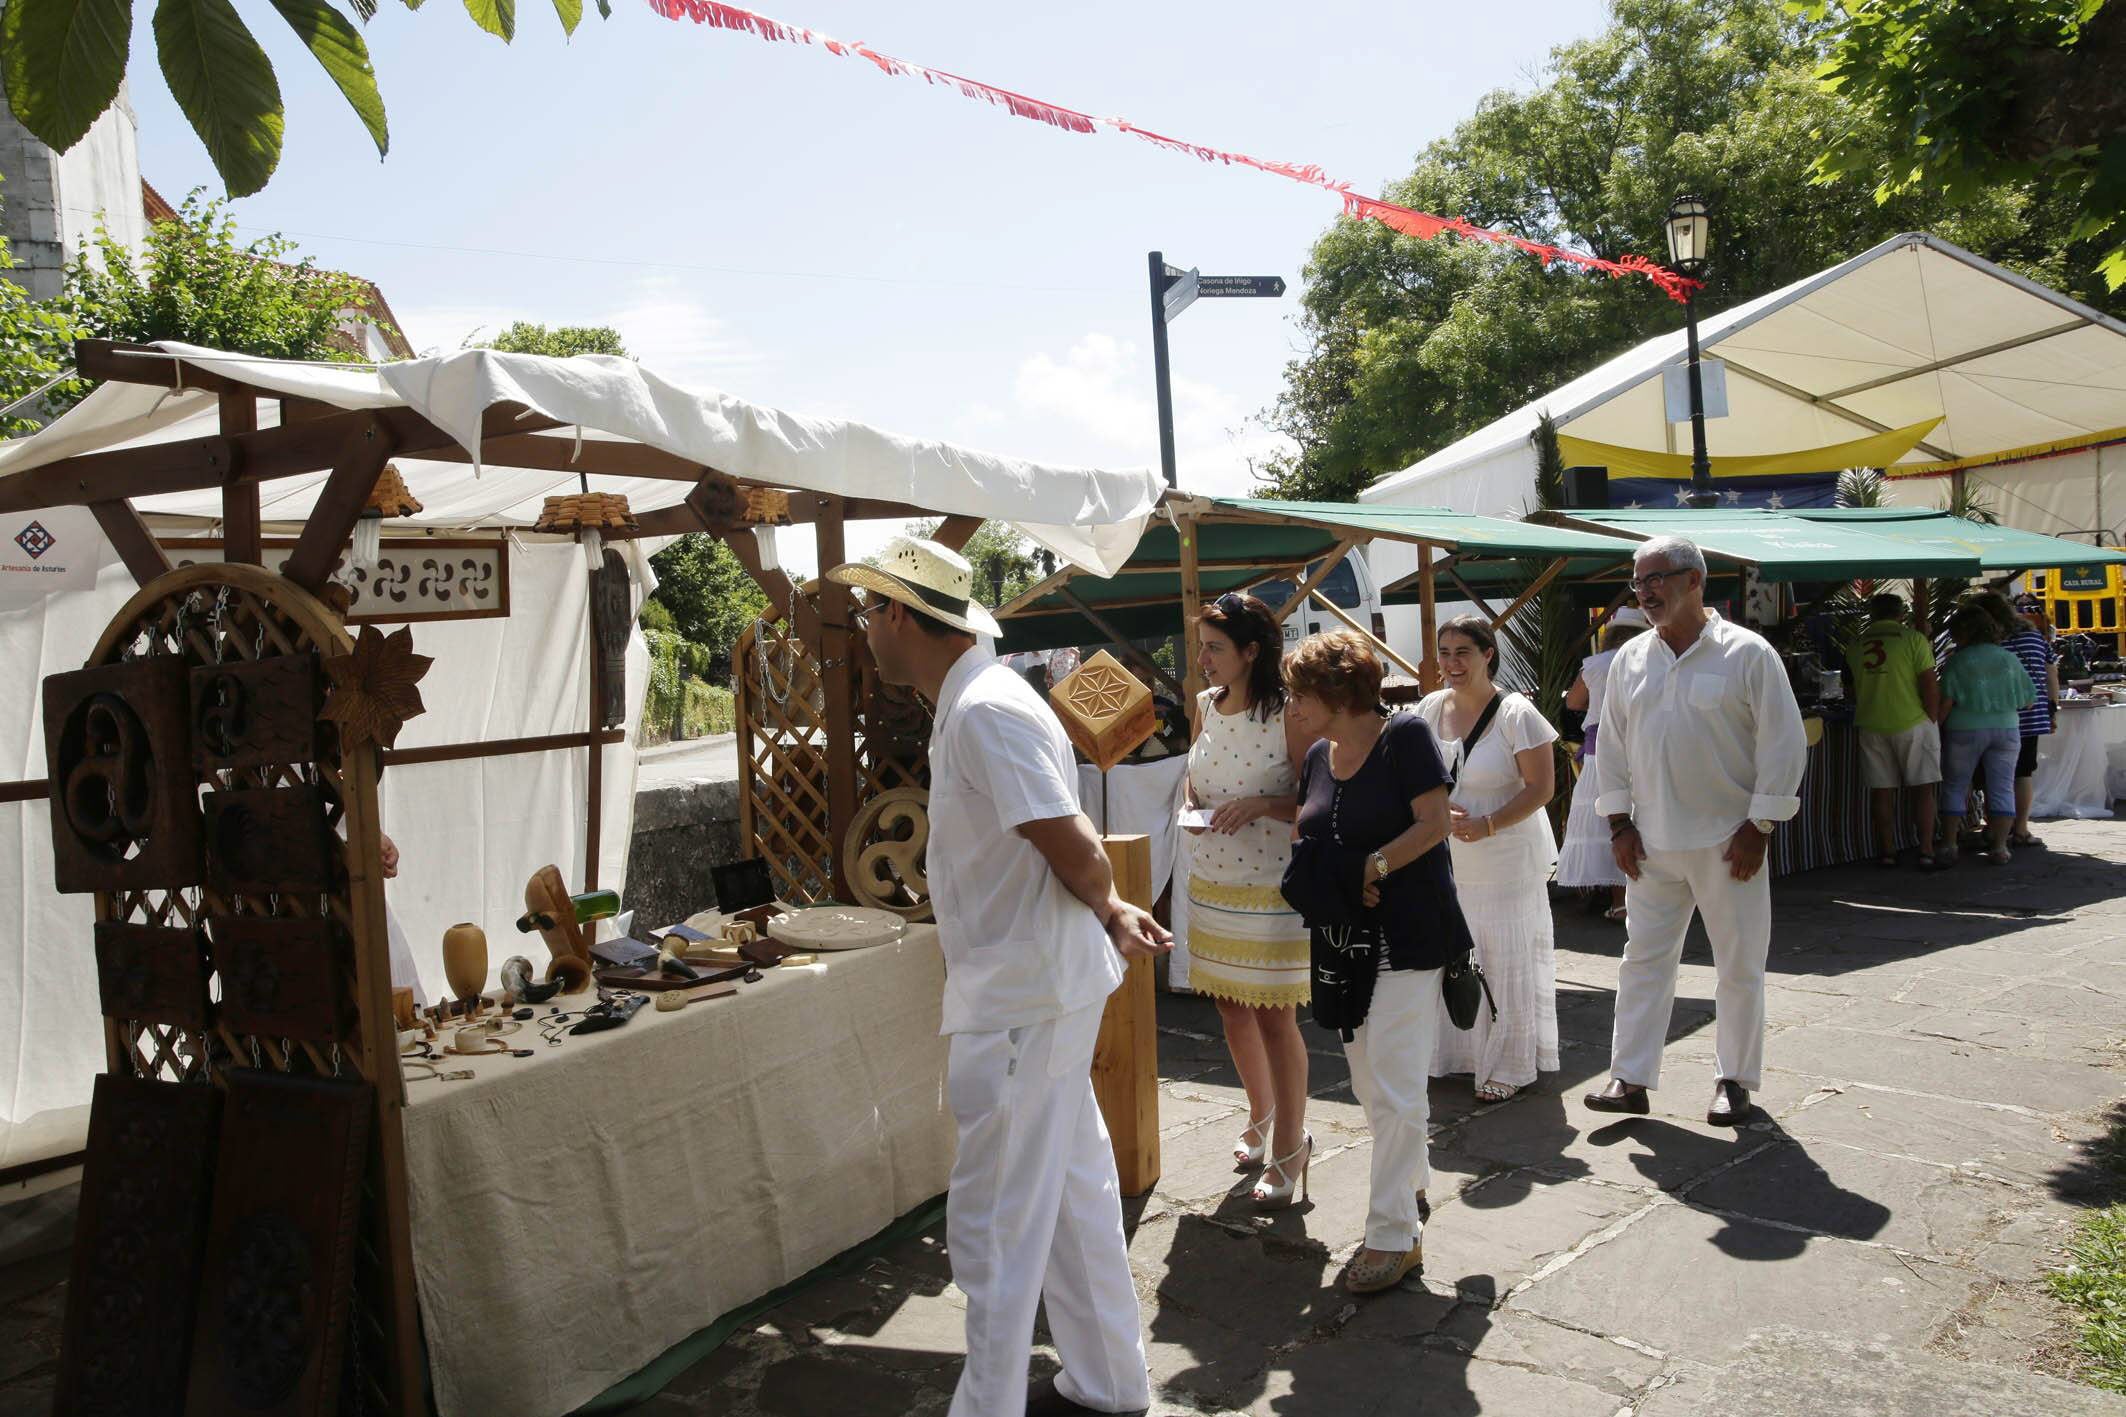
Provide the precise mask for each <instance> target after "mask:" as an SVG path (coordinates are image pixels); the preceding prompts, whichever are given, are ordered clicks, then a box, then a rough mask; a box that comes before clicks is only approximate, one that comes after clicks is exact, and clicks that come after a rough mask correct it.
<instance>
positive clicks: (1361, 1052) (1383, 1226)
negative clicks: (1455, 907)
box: [1344, 969, 1446, 1253]
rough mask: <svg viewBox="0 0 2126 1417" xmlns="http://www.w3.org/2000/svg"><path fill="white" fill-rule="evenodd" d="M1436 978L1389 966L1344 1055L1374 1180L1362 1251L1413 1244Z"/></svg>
mask: <svg viewBox="0 0 2126 1417" xmlns="http://www.w3.org/2000/svg"><path fill="white" fill-rule="evenodd" d="M1440 973H1441V971H1439V970H1437V969H1392V970H1389V971H1388V972H1387V973H1386V974H1383V975H1382V976H1381V977H1380V980H1379V982H1378V983H1376V984H1375V985H1374V986H1373V1005H1372V1007H1371V1008H1369V1009H1367V1010H1366V1021H1365V1022H1364V1023H1362V1024H1360V1025H1359V1026H1358V1027H1357V1028H1355V1029H1353V1030H1352V1031H1351V1041H1350V1042H1349V1043H1346V1044H1344V1057H1345V1058H1347V1059H1349V1060H1350V1063H1351V1090H1352V1091H1353V1092H1355V1093H1357V1094H1358V1102H1359V1105H1360V1106H1362V1107H1364V1108H1365V1109H1366V1125H1367V1126H1368V1127H1369V1128H1371V1129H1372V1132H1373V1183H1372V1192H1371V1195H1370V1197H1369V1198H1368V1201H1367V1205H1366V1246H1367V1248H1369V1249H1374V1250H1388V1251H1393V1252H1396V1253H1400V1252H1402V1251H1404V1250H1407V1249H1409V1248H1410V1247H1411V1246H1412V1245H1414V1244H1416V1243H1417V1238H1418V1234H1419V1225H1418V1220H1417V1192H1418V1189H1419V1188H1420V1187H1422V1186H1425V1185H1428V1184H1430V1183H1431V1180H1432V1163H1431V1159H1430V1155H1429V1153H1428V1152H1427V1149H1426V1131H1427V1128H1428V1127H1429V1126H1430V1125H1431V1121H1432V1099H1431V1096H1430V1095H1429V1094H1428V1093H1427V1092H1426V1090H1425V1089H1426V1087H1427V1086H1428V1085H1429V1084H1430V1083H1431V1081H1432V1077H1431V1074H1432V1050H1433V1049H1434V1048H1435V1047H1436V1046H1437V1045H1438V1043H1439V1030H1440V1021H1441V1020H1442V1019H1443V1018H1445V1017H1446V1010H1444V1009H1443V1008H1441V1007H1440V992H1439V986H1440Z"/></svg>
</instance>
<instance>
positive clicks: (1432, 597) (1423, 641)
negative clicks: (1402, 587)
mask: <svg viewBox="0 0 2126 1417" xmlns="http://www.w3.org/2000/svg"><path fill="white" fill-rule="evenodd" d="M1337 613H1338V614H1342V612H1341V611H1339V612H1337ZM1345 618H1346V619H1348V618H1350V617H1348V616H1346V617H1345ZM1352 628H1353V629H1356V628H1357V626H1355V625H1354V626H1353V627H1352ZM1417 636H1418V640H1417V643H1418V654H1419V656H1420V657H1421V658H1422V659H1423V660H1424V662H1425V667H1424V668H1423V669H1418V670H1411V671H1410V672H1411V673H1412V675H1413V676H1414V677H1415V678H1416V679H1417V687H1418V688H1420V689H1423V690H1424V691H1425V692H1426V693H1428V694H1429V693H1431V692H1432V691H1433V690H1434V689H1437V688H1438V687H1439V587H1438V586H1437V585H1436V584H1435V583H1434V579H1433V573H1432V547H1431V546H1430V545H1429V544H1427V543H1426V542H1422V541H1420V542H1419V543H1417ZM1381 648H1382V649H1386V648H1387V646H1386V645H1382V646H1381ZM1389 657H1390V658H1393V659H1395V662H1396V663H1397V664H1400V665H1402V666H1403V668H1404V669H1410V666H1409V664H1408V662H1407V661H1405V660H1402V659H1399V658H1396V657H1395V656H1394V655H1393V654H1391V655H1390V656H1389Z"/></svg>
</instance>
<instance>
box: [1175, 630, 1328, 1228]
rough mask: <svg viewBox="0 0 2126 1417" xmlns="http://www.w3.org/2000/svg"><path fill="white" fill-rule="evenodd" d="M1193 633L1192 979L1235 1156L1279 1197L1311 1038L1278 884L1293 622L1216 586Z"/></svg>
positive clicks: (1295, 749)
mask: <svg viewBox="0 0 2126 1417" xmlns="http://www.w3.org/2000/svg"><path fill="white" fill-rule="evenodd" d="M1197 634H1198V638H1199V641H1200V645H1201V648H1200V651H1199V659H1198V668H1200V669H1201V670H1202V672H1203V677H1204V678H1205V679H1206V680H1207V681H1208V682H1209V683H1210V686H1211V687H1210V688H1208V689H1206V690H1205V691H1204V692H1203V694H1202V695H1201V696H1200V697H1199V698H1198V699H1197V709H1198V715H1199V719H1200V723H1201V727H1200V728H1199V729H1198V730H1197V733H1196V741H1195V743H1194V745H1193V746H1192V747H1191V748H1190V749H1189V763H1188V776H1187V778H1186V779H1185V786H1184V789H1183V790H1184V792H1185V794H1186V801H1187V804H1188V806H1189V807H1191V808H1201V809H1207V810H1209V811H1210V812H1211V814H1212V815H1211V823H1210V825H1209V826H1208V827H1192V828H1191V829H1190V834H1191V836H1192V837H1193V840H1192V841H1191V843H1190V855H1191V859H1190V862H1189V878H1188V911H1189V915H1188V950H1189V987H1190V988H1191V989H1193V990H1195V991H1196V992H1197V993H1199V994H1207V995H1209V996H1210V997H1211V998H1212V999H1213V1000H1215V1001H1216V1003H1217V1005H1218V1013H1219V1017H1220V1019H1221V1020H1222V1021H1223V1022H1224V1024H1225V1041H1226V1046H1227V1047H1228V1048H1230V1049H1231V1050H1232V1053H1233V1066H1234V1068H1235V1069H1236V1070H1238V1072H1239V1074H1240V1083H1241V1086H1242V1087H1244V1088H1246V1089H1247V1095H1248V1126H1247V1130H1246V1131H1244V1132H1242V1133H1241V1135H1240V1139H1239V1141H1238V1143H1237V1144H1236V1145H1235V1146H1234V1147H1233V1159H1234V1161H1235V1162H1236V1163H1237V1164H1238V1165H1240V1166H1262V1167H1263V1172H1262V1179H1261V1180H1260V1181H1259V1182H1257V1184H1256V1186H1255V1192H1254V1199H1255V1203H1256V1204H1257V1205H1258V1206H1261V1207H1263V1208H1265V1209H1276V1208H1279V1207H1282V1206H1287V1205H1290V1204H1291V1202H1292V1194H1293V1188H1294V1184H1295V1181H1296V1178H1297V1177H1298V1175H1299V1172H1298V1169H1297V1168H1298V1164H1299V1161H1300V1157H1301V1153H1302V1152H1303V1151H1304V1150H1305V1146H1306V1134H1307V1133H1306V1106H1307V1048H1306V1044H1305V1042H1304V1041H1302V1040H1301V1038H1300V1036H1299V1020H1298V1018H1297V1016H1296V1014H1295V1012H1294V1009H1295V1006H1296V1005H1298V1004H1301V1003H1304V1002H1305V1001H1306V998H1307V993H1308V974H1307V967H1308V951H1307V931H1306V926H1305V925H1303V924H1301V923H1300V919H1299V917H1298V916H1297V915H1296V914H1294V913H1293V911H1292V908H1291V907H1290V906H1288V905H1286V904H1285V900H1284V896H1283V895H1282V894H1281V893H1280V892H1279V890H1278V884H1279V882H1280V881H1282V880H1283V878H1284V868H1285V862H1286V861H1287V860H1288V859H1289V857H1290V856H1291V847H1290V839H1291V821H1292V816H1293V813H1294V811H1295V810H1296V805H1297V788H1298V784H1299V765H1300V763H1302V762H1303V761H1305V758H1306V750H1307V746H1308V744H1309V743H1310V742H1311V741H1312V740H1311V739H1302V738H1300V737H1299V736H1298V735H1297V734H1296V732H1295V731H1294V730H1293V729H1292V728H1291V726H1290V723H1289V721H1288V719H1287V717H1286V714H1285V693H1284V676H1283V674H1282V671H1281V668H1280V665H1281V651H1282V650H1283V648H1284V643H1283V642H1284V635H1283V631H1282V630H1281V629H1280V628H1279V626H1278V624H1277V619H1276V616H1275V615H1273V614H1272V613H1271V611H1270V607H1269V606H1267V605H1265V604H1264V603H1263V602H1262V601H1260V600H1258V599H1256V598H1255V597H1254V596H1252V595H1237V594H1226V595H1221V596H1219V597H1218V599H1217V601H1216V602H1215V603H1213V604H1210V605H1206V606H1205V607H1204V608H1203V615H1202V618H1201V619H1200V620H1199V621H1198V622H1197Z"/></svg>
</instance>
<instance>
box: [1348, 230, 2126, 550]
mask: <svg viewBox="0 0 2126 1417" xmlns="http://www.w3.org/2000/svg"><path fill="white" fill-rule="evenodd" d="M1699 342H1700V344H1701V346H1702V348H1703V352H1704V353H1705V354H1706V355H1707V356H1709V357H1713V358H1717V359H1720V360H1721V361H1723V362H1724V363H1725V364H1726V365H1727V368H1728V379H1727V391H1728V400H1729V404H1730V409H1731V412H1730V414H1729V416H1728V417H1725V418H1719V419H1711V420H1708V421H1707V423H1706V441H1707V446H1708V450H1709V452H1710V453H1711V454H1712V455H1714V456H1716V457H1721V456H1745V455H1761V454H1777V453H1793V452H1800V451H1803V450H1811V449H1819V448H1825V447H1828V446H1830V445H1833V444H1840V443H1847V442H1850V441H1852V440H1854V439H1857V438H1862V437H1865V436H1867V435H1868V434H1870V433H1882V432H1888V431H1891V430H1897V429H1905V428H1910V427H1912V426H1913V425H1915V424H1921V423H1925V422H1926V421H1927V420H1930V419H1937V418H1938V419H1939V420H1941V421H1940V422H1939V423H1938V424H1937V425H1936V426H1934V427H1933V428H1932V429H1931V430H1929V431H1927V432H1926V433H1925V435H1924V436H1923V437H1922V438H1921V439H1920V440H1919V442H1918V443H1917V444H1916V445H1914V446H1912V447H1911V448H1910V450H1909V451H1907V452H1905V453H1903V454H1902V455H1901V456H1900V457H1898V458H1897V459H1896V463H1897V464H1899V465H1907V466H1920V465H1927V464H1932V463H1936V462H1939V461H1940V460H1944V459H1951V460H1954V459H1964V458H1976V457H1988V456H1995V455H1999V454H2001V453H2004V452H2008V451H2010V450H2019V449H2039V448H2051V447H2054V446H2056V445H2058V444H2061V443H2074V442H2081V441H2086V440H2088V439H2091V438H2093V437H2098V436H2100V435H2103V434H2107V433H2117V432H2121V430H2126V325H2122V324H2121V323H2120V322H2119V321H2116V320H2113V319H2110V318H2108V317H2107V316H2104V315H2101V314H2099V313H2097V312H2096V311H2094V310H2091V309H2090V308H2088V307H2087V306H2084V305H2081V304H2079V303H2077V302H2075V301H2073V300H2070V299H2068V298H2067V297H2066V296H2063V295H2060V294H2058V293H2057V292H2055V291H2051V290H2048V289H2046V288H2045V287H2043V286H2040V285H2038V284H2036V283H2035V282H2032V281H2030V280H2027V279H2025V278H2023V277H2021V276H2018V275H2016V274H2014V273H2013V272H2010V271H2007V270H2004V269H2002V268H2001V267H1999V266H1996V265H1994V264H1993V263H1991V262H1989V261H1986V260H1983V259H1981V258H1979V257H1977V256H1974V255H1972V254H1971V253H1970V252H1968V251H1965V250H1962V249H1960V248H1959V247H1957V246H1954V245H1952V244H1951V243H1949V242H1946V241H1943V240H1940V239H1939V238H1936V237H1933V236H1928V235H1924V234H1919V233H1908V234H1906V235H1903V236H1898V237H1895V238H1893V239H1891V240H1889V241H1886V242H1883V243H1882V244H1881V245H1879V246H1876V247H1875V248H1873V249H1872V250H1869V251H1866V252H1863V253H1862V254H1860V255H1858V256H1855V257H1854V258H1853V259H1851V260H1849V261H1846V262H1843V263H1842V264H1840V265H1837V266H1833V267H1831V268H1830V269H1829V270H1826V271H1823V272H1820V273H1818V274H1817V275H1813V276H1810V277H1808V278H1807V279H1805V280H1801V281H1797V282H1795V283H1794V284H1792V285H1789V286H1786V287H1785V288H1783V289H1780V290H1776V291H1773V292H1772V293H1770V294H1768V295H1764V296H1760V297H1759V298H1758V299H1756V300H1753V301H1750V302H1748V303H1747V304H1744V305H1740V306H1737V307H1736V308H1734V309H1732V310H1726V311H1722V312H1720V313H1719V314H1716V315H1713V316H1710V317H1708V318H1706V319H1703V320H1701V322H1700V324H1699ZM1685 358H1686V350H1685V338H1684V332H1683V331H1682V330H1680V329H1678V330H1676V331H1674V332H1672V333H1669V334H1664V335H1660V336H1657V337H1655V338H1654V339H1650V340H1648V341H1646V342H1645V343H1643V344H1641V345H1639V346H1637V347H1636V348H1634V349H1632V350H1629V351H1627V352H1626V353H1624V354H1621V355H1619V356H1618V357H1616V358H1615V359H1612V360H1610V361H1609V362H1608V363H1606V364H1603V365H1602V366H1600V367H1599V368H1596V369H1593V370H1590V371H1589V372H1588V373H1586V374H1584V375H1582V376H1580V377H1579V378H1577V379H1574V380H1572V381H1570V382H1568V383H1566V384H1563V385H1561V386H1559V387H1558V388H1556V389H1554V390H1552V391H1551V392H1550V393H1548V394H1546V395H1544V396H1543V397H1542V398H1539V399H1536V400H1534V401H1532V402H1530V403H1528V404H1526V405H1524V406H1522V407H1520V408H1517V409H1515V410H1514V411H1513V412H1511V413H1509V414H1506V415H1505V416H1503V417H1501V418H1498V419H1495V420H1494V421H1492V422H1491V423H1489V424H1487V425H1485V426H1484V427H1483V428H1480V429H1478V430H1477V431H1476V432H1474V433H1471V434H1470V435H1469V436H1467V437H1465V438H1463V439H1461V440H1460V441H1458V442H1455V443H1453V444H1450V445H1449V446H1447V447H1445V448H1442V449H1440V450H1439V451H1438V452H1435V453H1433V454H1432V455H1431V456H1429V457H1427V458H1425V459H1423V460H1422V461H1420V462H1418V463H1416V464H1414V465H1412V466H1410V467H1408V468H1405V469H1403V470H1402V471H1400V472H1397V473H1394V474H1391V475H1389V476H1388V477H1385V478H1384V479H1382V480H1381V481H1380V482H1378V483H1376V484H1375V485H1374V486H1373V487H1371V488H1369V489H1367V490H1366V491H1365V492H1364V493H1363V494H1361V499H1362V500H1364V501H1366V502H1368V503H1391V504H1397V503H1399V504H1413V503H1420V502H1422V503H1427V504H1433V503H1446V504H1448V505H1451V506H1456V507H1468V508H1471V509H1474V510H1479V511H1484V512H1491V513H1501V514H1510V513H1513V512H1517V511H1520V510H1523V509H1525V508H1526V507H1527V506H1529V505H1530V504H1532V502H1533V499H1534V475H1535V474H1534V470H1535V462H1534V452H1533V450H1532V449H1531V448H1530V446H1529V443H1528V435H1529V433H1530V432H1531V431H1533V429H1534V428H1535V426H1536V422H1537V419H1538V417H1539V416H1540V415H1541V414H1542V413H1543V412H1544V411H1545V410H1548V411H1549V412H1550V413H1551V415H1552V416H1553V417H1554V418H1555V419H1556V421H1557V424H1558V428H1559V431H1560V432H1561V433H1562V434H1566V435H1570V436H1573V437H1578V438H1583V439H1590V440H1593V441H1596V442H1602V443H1609V444H1615V445H1618V446H1622V447H1627V448H1636V449H1644V450H1649V451H1654V452H1675V451H1678V443H1677V439H1678V437H1681V439H1682V445H1681V446H1682V448H1683V450H1685V451H1687V450H1688V446H1689V443H1688V433H1687V430H1679V429H1678V428H1676V427H1675V426H1673V425H1671V424H1670V423H1669V422H1668V421H1667V415H1666V410H1665V405H1664V400H1663V395H1662V370H1664V369H1666V368H1669V367H1671V366H1677V365H1681V364H1683V363H1684V362H1685ZM2122 435H2126V434H2122Z"/></svg>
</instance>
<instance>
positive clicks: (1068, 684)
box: [1048, 649, 1159, 772]
mask: <svg viewBox="0 0 2126 1417" xmlns="http://www.w3.org/2000/svg"><path fill="white" fill-rule="evenodd" d="M1048 701H1049V703H1050V704H1051V705H1052V706H1054V708H1055V711H1056V717H1058V718H1060V719H1062V720H1063V731H1064V732H1065V733H1067V734H1068V735H1070V741H1071V743H1072V745H1073V746H1074V747H1076V748H1077V750H1078V751H1079V752H1081V753H1083V754H1084V755H1085V756H1086V757H1087V758H1089V759H1091V760H1092V763H1093V766H1095V767H1097V768H1099V769H1100V771H1102V772H1106V771H1107V770H1108V769H1109V768H1111V767H1113V766H1114V765H1115V764H1116V763H1119V762H1121V761H1122V760H1123V759H1124V758H1126V757H1128V756H1129V755H1130V754H1131V753H1133V752H1135V751H1136V749H1137V747H1138V745H1139V744H1141V743H1143V742H1144V740H1145V739H1147V738H1149V737H1151V736H1152V733H1153V732H1154V731H1155V730H1156V729H1157V728H1158V726H1159V714H1158V710H1157V709H1156V708H1155V707H1153V704H1152V691H1151V690H1150V689H1148V688H1146V687H1145V685H1144V682H1143V681H1142V680H1140V679H1138V678H1137V677H1136V676H1135V675H1134V674H1131V673H1130V672H1129V671H1128V670H1127V669H1124V668H1123V667H1122V664H1121V661H1119V660H1117V659H1116V658H1115V657H1114V656H1113V655H1111V654H1109V653H1108V652H1107V651H1106V650H1104V649H1103V650H1101V651H1100V652H1099V653H1098V654H1095V655H1094V656H1093V657H1092V658H1091V659H1088V660H1086V661H1085V663H1084V664H1082V665H1080V666H1079V667H1078V669H1077V672H1075V673H1073V674H1072V675H1071V676H1070V677H1069V678H1067V679H1065V680H1064V681H1063V682H1062V683H1060V684H1058V685H1056V686H1055V688H1053V689H1051V690H1049V694H1048Z"/></svg>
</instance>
